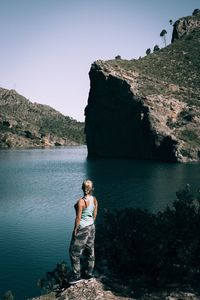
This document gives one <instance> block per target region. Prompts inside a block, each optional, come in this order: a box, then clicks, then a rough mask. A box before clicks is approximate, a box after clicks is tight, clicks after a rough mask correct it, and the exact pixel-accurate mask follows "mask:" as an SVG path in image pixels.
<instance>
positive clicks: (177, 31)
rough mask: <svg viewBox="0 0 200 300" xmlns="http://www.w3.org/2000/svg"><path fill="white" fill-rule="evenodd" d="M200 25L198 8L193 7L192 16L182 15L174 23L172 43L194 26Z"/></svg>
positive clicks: (190, 30) (189, 31)
mask: <svg viewBox="0 0 200 300" xmlns="http://www.w3.org/2000/svg"><path fill="white" fill-rule="evenodd" d="M199 27H200V10H199V9H195V10H194V12H193V15H192V16H188V17H184V18H181V19H179V20H178V21H176V22H175V23H174V29H173V33H172V43H173V42H174V41H175V40H177V39H180V38H181V37H182V36H184V35H188V34H189V33H191V32H192V31H193V30H194V29H195V28H199Z"/></svg>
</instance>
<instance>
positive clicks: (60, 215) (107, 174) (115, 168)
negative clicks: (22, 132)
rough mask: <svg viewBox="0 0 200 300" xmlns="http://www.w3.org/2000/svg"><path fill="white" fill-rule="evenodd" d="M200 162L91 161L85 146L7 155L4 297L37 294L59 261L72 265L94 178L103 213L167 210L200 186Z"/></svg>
mask: <svg viewBox="0 0 200 300" xmlns="http://www.w3.org/2000/svg"><path fill="white" fill-rule="evenodd" d="M199 167H200V164H198V163H191V164H167V163H158V162H146V161H134V160H104V159H99V160H96V159H92V160H87V150H86V147H66V148H57V149H34V150H1V151H0V254H1V255H0V298H1V296H2V294H3V293H4V292H5V291H7V290H9V289H10V290H11V291H12V292H13V294H14V296H15V300H25V299H27V298H29V297H31V296H35V295H38V294H39V293H40V290H39V289H38V288H37V286H36V284H37V280H38V279H39V278H41V277H43V276H44V275H45V273H46V271H50V270H52V269H53V268H54V267H55V266H56V264H57V263H58V262H61V261H63V260H66V261H67V262H68V263H69V257H68V247H69V242H70V239H71V231H72V228H73V223H74V217H75V213H74V208H73V206H74V203H75V201H76V200H77V199H78V198H79V197H80V196H81V195H82V194H81V184H82V181H83V180H84V179H85V178H91V179H92V180H93V181H94V184H95V195H96V197H97V198H98V200H99V204H100V217H99V218H100V219H101V218H102V216H103V210H104V208H106V209H110V210H115V209H118V208H123V207H128V206H132V207H140V208H147V209H149V210H151V211H154V212H155V211H158V210H162V209H164V208H165V207H166V205H167V204H170V203H171V202H172V201H173V200H174V199H175V192H176V191H177V190H178V189H179V188H182V187H184V186H185V185H186V184H187V183H190V184H191V185H192V186H193V188H198V187H199V186H200V180H199V179H200V175H199V174H200V172H199Z"/></svg>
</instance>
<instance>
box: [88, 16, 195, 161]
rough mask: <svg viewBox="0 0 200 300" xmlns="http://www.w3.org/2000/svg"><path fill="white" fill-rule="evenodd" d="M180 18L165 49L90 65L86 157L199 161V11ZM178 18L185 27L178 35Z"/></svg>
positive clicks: (180, 28)
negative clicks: (130, 58)
mask: <svg viewBox="0 0 200 300" xmlns="http://www.w3.org/2000/svg"><path fill="white" fill-rule="evenodd" d="M180 20H181V23H180V22H178V21H177V22H176V23H175V24H174V34H175V32H176V38H174V42H173V43H172V44H171V45H169V46H167V47H166V48H163V49H161V50H160V51H157V52H154V53H152V54H150V55H147V56H145V57H144V58H140V59H138V60H135V59H133V60H123V59H115V60H109V61H96V62H95V63H94V64H93V65H92V67H91V70H90V80H91V89H90V94H89V99H88V106H87V107H86V139H87V145H88V151H89V155H90V156H105V157H106V156H107V157H133V158H142V159H158V160H164V161H190V160H199V159H200V56H199V49H200V13H199V12H198V13H197V14H196V15H193V16H191V17H186V18H181V19H180ZM184 20H186V21H187V22H186V21H185V23H187V24H188V28H187V27H184V28H185V29H184V30H185V31H184V32H182V34H180V37H179V36H178V35H177V32H179V31H180V30H182V27H181V26H180V24H184ZM188 20H189V21H188Z"/></svg>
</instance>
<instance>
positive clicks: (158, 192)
mask: <svg viewBox="0 0 200 300" xmlns="http://www.w3.org/2000/svg"><path fill="white" fill-rule="evenodd" d="M86 174H87V175H86V177H87V178H90V179H92V180H93V181H94V185H95V196H96V197H97V198H98V199H99V203H100V207H101V211H102V209H103V208H107V209H110V210H114V209H120V208H123V207H135V208H136V207H137V208H142V209H148V210H150V211H152V212H155V211H158V210H162V209H164V208H165V207H166V205H168V204H170V203H172V201H173V200H175V198H176V195H175V194H176V191H177V190H179V189H180V188H183V187H184V186H185V185H186V184H187V183H189V184H191V186H192V187H199V164H173V165H172V164H168V163H159V162H147V161H135V160H117V159H94V158H88V160H87V164H86Z"/></svg>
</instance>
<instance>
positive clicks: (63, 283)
mask: <svg viewBox="0 0 200 300" xmlns="http://www.w3.org/2000/svg"><path fill="white" fill-rule="evenodd" d="M67 278H68V270H67V266H66V263H65V262H62V263H59V264H57V266H56V267H55V269H54V270H53V271H49V272H47V273H46V277H45V278H42V279H39V280H38V284H37V285H38V287H39V288H40V289H41V290H42V292H43V293H44V294H46V293H49V292H51V291H55V290H60V289H62V288H66V287H68V286H69V284H68V279H67Z"/></svg>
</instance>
